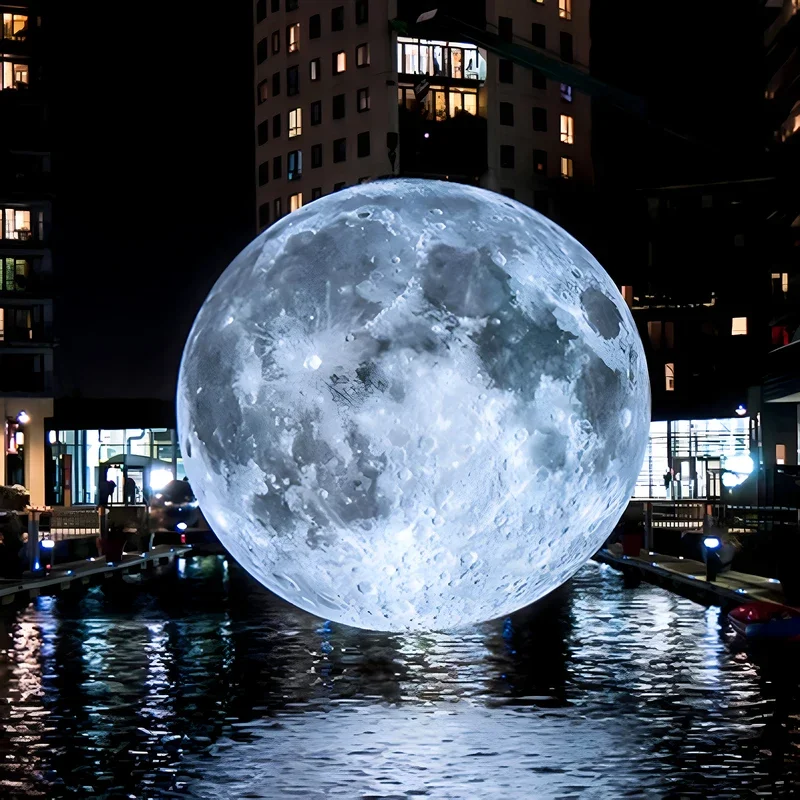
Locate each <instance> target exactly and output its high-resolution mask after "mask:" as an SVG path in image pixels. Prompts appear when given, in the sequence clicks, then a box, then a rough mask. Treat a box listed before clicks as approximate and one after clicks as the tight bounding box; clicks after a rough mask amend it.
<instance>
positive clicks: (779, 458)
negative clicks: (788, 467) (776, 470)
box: [775, 444, 786, 464]
mask: <svg viewBox="0 0 800 800" xmlns="http://www.w3.org/2000/svg"><path fill="white" fill-rule="evenodd" d="M775 463H776V464H785V463H786V445H785V444H776V445H775Z"/></svg>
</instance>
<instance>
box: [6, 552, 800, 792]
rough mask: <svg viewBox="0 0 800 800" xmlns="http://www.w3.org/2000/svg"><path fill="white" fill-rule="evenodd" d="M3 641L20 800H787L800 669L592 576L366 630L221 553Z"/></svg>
mask: <svg viewBox="0 0 800 800" xmlns="http://www.w3.org/2000/svg"><path fill="white" fill-rule="evenodd" d="M148 588H149V591H148V592H139V593H131V592H125V591H122V590H121V589H120V587H117V588H116V589H115V588H113V587H110V588H109V589H108V590H107V591H106V592H105V593H104V592H103V591H101V590H99V589H98V590H92V591H91V592H90V593H89V594H88V595H87V596H85V597H83V598H82V599H81V598H76V599H71V600H70V599H68V598H60V599H58V600H52V599H39V600H38V601H36V603H35V604H33V605H31V606H29V607H28V608H27V609H24V610H22V611H19V612H17V613H16V614H14V613H12V612H8V613H7V614H6V615H5V617H4V618H3V625H4V626H3V627H2V629H0V636H1V637H2V639H1V641H2V655H1V656H0V677H2V680H1V681H0V698H1V699H2V703H1V704H0V715H2V725H3V727H4V731H5V736H4V737H3V738H2V739H0V796H2V797H9V798H17V797H19V798H22V797H31V796H33V797H44V798H53V800H56V799H57V798H62V797H64V798H67V797H69V798H81V799H83V798H92V797H98V798H108V799H109V800H111V798H117V797H134V798H168V797H175V796H185V797H190V798H213V800H239V799H240V798H243V797H248V798H259V797H263V798H278V797H290V796H294V797H302V798H328V797H342V798H353V797H361V796H364V797H375V798H399V797H404V798H406V797H414V796H425V797H429V798H475V797H479V798H481V799H483V798H509V797H512V798H514V797H520V798H525V799H526V800H528V798H550V797H553V798H556V797H558V798H561V797H581V798H583V797H586V798H617V797H623V796H634V797H653V798H663V797H678V796H681V795H686V796H692V797H730V798H738V797H746V796H763V797H785V796H793V795H792V794H791V792H792V791H793V790H792V788H791V787H794V786H795V785H796V783H797V778H798V773H800V760H799V759H800V757H799V756H798V753H800V737H799V736H798V719H799V718H800V704H798V696H797V669H796V666H797V661H796V660H795V656H794V655H793V654H787V653H785V652H782V653H780V654H778V655H777V656H775V655H770V654H765V655H764V656H762V657H759V658H757V659H755V660H754V659H753V657H752V656H750V655H748V654H746V653H743V652H741V651H740V650H737V648H736V647H733V646H732V642H731V639H732V636H731V634H730V632H729V631H728V630H727V629H726V628H725V626H724V625H723V624H722V622H723V618H722V617H721V616H720V612H719V610H718V609H714V608H709V609H707V608H704V607H702V606H699V605H695V604H693V603H691V602H689V601H688V600H684V599H682V598H680V597H676V596H674V595H670V594H668V593H667V592H665V591H663V590H661V589H658V588H655V587H652V586H647V585H643V586H641V587H639V588H637V589H629V588H624V586H623V583H622V578H621V576H620V575H619V574H618V573H616V572H614V571H612V570H608V569H605V568H603V567H600V566H598V565H596V564H588V565H587V566H586V567H585V568H584V569H583V570H582V571H581V572H580V573H579V575H578V576H577V577H576V578H575V579H574V581H573V582H572V584H571V585H570V586H568V587H565V588H563V589H562V590H559V591H558V592H557V593H555V594H554V595H552V596H551V597H550V598H547V599H546V600H545V601H544V602H543V603H541V604H539V605H538V606H537V607H535V608H532V609H527V610H525V611H523V612H520V613H518V614H514V615H512V617H510V618H507V619H502V620H497V621H495V622H492V623H488V624H486V625H483V626H481V627H479V628H476V629H472V630H469V631H465V632H462V633H458V634H448V633H435V634H415V635H413V636H402V635H397V634H379V633H368V632H359V631H355V630H352V629H348V628H343V627H342V626H339V625H336V624H332V623H330V622H325V621H323V620H317V619H314V618H312V617H309V616H308V615H306V614H304V613H303V612H300V611H298V610H297V609H294V608H292V607H291V606H288V605H287V604H286V603H283V602H282V601H280V600H279V599H277V598H275V597H273V596H271V595H269V594H267V593H265V592H264V591H263V590H262V589H260V588H259V587H258V586H256V585H255V584H254V583H253V582H252V581H250V580H248V579H246V577H245V576H243V575H242V574H241V573H240V571H239V570H238V568H236V567H235V565H230V567H228V565H227V562H226V561H224V560H223V559H220V558H207V559H195V560H190V561H187V562H186V563H185V565H184V568H183V570H182V575H181V576H179V575H178V574H177V570H176V572H175V574H174V575H173V576H172V577H166V578H164V579H162V580H159V581H157V582H155V583H153V584H152V585H151V586H150V587H148Z"/></svg>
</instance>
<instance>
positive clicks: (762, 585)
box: [595, 548, 800, 610]
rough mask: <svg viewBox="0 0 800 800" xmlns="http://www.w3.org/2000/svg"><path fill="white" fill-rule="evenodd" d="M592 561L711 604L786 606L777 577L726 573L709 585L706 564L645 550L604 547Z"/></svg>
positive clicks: (718, 576) (731, 571) (733, 572)
mask: <svg viewBox="0 0 800 800" xmlns="http://www.w3.org/2000/svg"><path fill="white" fill-rule="evenodd" d="M595 560H596V561H599V562H601V563H603V564H609V565H610V566H612V567H614V568H616V569H619V570H622V571H623V572H626V573H628V574H631V573H633V574H638V575H639V576H640V577H642V578H643V579H644V580H646V581H648V582H650V583H655V584H657V585H659V586H663V587H664V588H667V589H670V590H672V591H676V592H678V593H679V594H685V595H688V596H689V597H692V598H696V599H698V600H700V601H701V602H704V603H709V604H711V605H726V606H727V605H730V604H734V605H742V604H743V603H750V602H766V603H775V604H776V605H780V606H788V605H789V604H788V603H787V602H786V599H785V597H784V594H783V589H782V588H781V584H780V581H779V580H777V579H776V578H763V577H761V576H760V575H748V574H747V573H744V572H735V571H733V570H729V571H728V572H723V573H721V574H719V575H717V577H716V580H715V581H714V582H713V583H709V582H708V581H707V580H706V565H705V564H704V563H703V562H702V561H695V560H693V559H691V558H682V557H676V556H666V555H661V554H659V553H653V552H649V551H646V550H642V551H640V553H639V555H638V556H626V555H622V554H618V553H614V552H611V551H610V550H608V549H606V548H603V549H602V550H600V551H599V552H598V553H597V554H596V555H595ZM798 610H800V609H798Z"/></svg>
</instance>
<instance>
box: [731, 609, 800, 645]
mask: <svg viewBox="0 0 800 800" xmlns="http://www.w3.org/2000/svg"><path fill="white" fill-rule="evenodd" d="M728 620H729V621H730V623H731V627H732V628H733V629H734V630H735V631H736V633H738V634H739V635H740V636H743V637H744V638H745V639H747V640H749V641H752V640H756V639H758V640H761V639H777V640H781V641H784V642H800V611H798V610H796V609H794V608H789V607H788V606H781V605H778V604H777V603H746V604H745V605H743V606H738V608H734V609H733V611H731V612H730V613H729V614H728Z"/></svg>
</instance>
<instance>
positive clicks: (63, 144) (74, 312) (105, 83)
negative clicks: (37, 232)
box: [53, 0, 255, 399]
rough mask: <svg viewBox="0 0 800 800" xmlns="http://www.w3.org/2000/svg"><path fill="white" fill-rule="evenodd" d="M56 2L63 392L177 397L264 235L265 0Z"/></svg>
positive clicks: (57, 209) (60, 389)
mask: <svg viewBox="0 0 800 800" xmlns="http://www.w3.org/2000/svg"><path fill="white" fill-rule="evenodd" d="M55 13H56V15H57V25H58V30H61V31H71V33H70V34H69V35H66V34H65V35H63V36H59V37H57V40H58V45H57V47H58V50H59V51H60V52H57V53H56V58H55V59H54V65H53V66H54V68H55V69H54V72H55V84H54V87H53V89H54V95H55V97H56V102H55V103H54V123H55V126H56V129H55V131H56V137H57V146H56V148H55V153H54V170H57V173H56V178H57V183H56V191H57V202H56V205H55V222H56V226H57V227H56V236H57V239H56V242H55V246H56V248H57V258H58V261H57V267H58V270H59V276H58V277H59V281H58V295H59V296H58V300H57V306H56V315H57V317H56V321H57V335H58V337H59V339H60V343H59V346H58V349H57V350H56V369H57V374H58V377H59V381H58V383H59V385H58V387H57V393H58V394H62V395H65V396H83V397H109V396H111V397H155V398H162V399H170V398H172V397H173V396H174V387H175V382H176V377H177V368H178V363H179V359H180V354H181V351H182V348H183V343H184V340H185V338H186V335H187V333H188V329H189V326H190V325H191V322H192V320H193V318H194V315H195V313H196V312H197V309H198V308H199V306H200V304H201V303H202V301H203V298H204V297H205V295H206V294H207V292H208V290H209V289H210V288H211V285H212V284H213V282H214V280H215V279H216V278H217V277H218V275H219V274H220V272H221V271H222V270H223V269H224V268H225V267H226V266H227V264H228V263H229V262H230V260H231V259H232V258H233V257H234V256H235V255H236V253H237V252H238V251H239V250H241V249H242V247H244V246H245V245H246V244H247V242H248V241H249V240H250V239H251V238H252V236H253V234H254V230H255V211H254V182H253V127H252V118H253V107H252V96H253V90H252V83H253V73H252V55H251V53H252V39H251V32H250V25H251V23H250V17H251V3H250V0H228V2H226V3H225V4H224V5H223V6H219V7H217V8H216V10H214V9H212V8H205V7H201V6H196V5H191V4H186V3H176V2H165V3H158V4H156V5H155V6H151V7H145V6H141V7H137V8H134V7H125V10H118V9H116V8H115V9H114V10H113V11H110V10H109V6H108V4H107V3H101V2H97V1H96V0H93V1H92V2H89V3H87V4H82V5H81V6H80V12H79V13H78V12H77V11H76V7H74V6H72V7H67V4H56V9H55Z"/></svg>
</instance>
